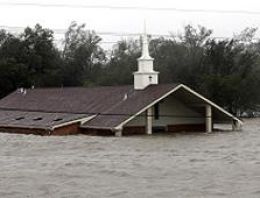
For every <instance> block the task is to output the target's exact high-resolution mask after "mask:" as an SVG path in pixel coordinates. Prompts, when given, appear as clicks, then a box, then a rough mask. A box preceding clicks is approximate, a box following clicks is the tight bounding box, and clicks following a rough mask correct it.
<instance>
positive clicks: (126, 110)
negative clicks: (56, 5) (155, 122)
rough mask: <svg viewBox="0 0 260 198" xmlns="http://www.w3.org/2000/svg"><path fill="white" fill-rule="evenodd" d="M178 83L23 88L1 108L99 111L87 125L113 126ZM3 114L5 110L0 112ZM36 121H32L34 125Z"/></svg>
mask: <svg viewBox="0 0 260 198" xmlns="http://www.w3.org/2000/svg"><path fill="white" fill-rule="evenodd" d="M176 86H177V84H159V85H150V86H149V87H147V88H146V89H144V90H138V91H137V90H134V87H133V86H132V85H129V86H111V87H109V86H108V87H95V88H50V89H48V88H44V89H29V90H27V91H26V94H22V93H20V91H19V90H17V91H15V92H13V93H12V94H10V95H9V96H7V97H5V98H4V99H2V100H0V111H1V110H5V111H7V110H8V111H12V110H15V111H17V110H18V111H26V112H27V113H28V112H38V113H40V112H42V113H67V114H92V115H93V114H95V115H97V116H96V117H95V118H94V119H92V120H91V121H89V122H87V123H86V124H85V125H83V127H96V128H99V127H101V128H113V127H115V126H117V125H118V124H120V123H121V122H122V121H124V120H126V119H128V118H129V117H130V116H131V115H134V114H136V113H137V112H138V111H140V110H141V109H143V108H144V107H146V106H147V105H149V104H150V103H151V102H153V101H154V100H156V99H158V98H160V97H162V96H163V95H164V94H166V93H168V92H169V91H171V90H172V89H174V88H175V87H176ZM0 117H1V114H0ZM31 124H33V123H28V125H31Z"/></svg>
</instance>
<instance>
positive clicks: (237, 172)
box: [0, 119, 260, 198]
mask: <svg viewBox="0 0 260 198" xmlns="http://www.w3.org/2000/svg"><path fill="white" fill-rule="evenodd" d="M0 197H1V198H2V197H3V198H5V197H7V198H16V197H17V198H23V197H27V198H31V197H33V198H34V197H36V198H38V197H50V198H52V197H53V198H54V197H55V198H59V197H68V198H74V197H75V198H81V197H84V198H85V197H90V198H91V197H94V198H95V197H97V198H103V197H119V198H124V197H131V198H132V197H133V198H139V197H140V198H146V197H149V198H150V197H156V198H157V197H159V198H160V197H171V198H172V197H181V198H184V197H192V198H193V197H210V198H214V197H234V198H239V197H243V198H244V197H247V198H248V197H249V198H250V197H255V198H259V197H260V119H253V120H246V122H245V125H244V129H243V131H242V132H216V133H212V134H204V133H193V134H172V135H153V136H132V137H122V138H116V137H93V136H91V137H90V136H83V135H82V136H65V137H41V136H33V135H11V134H0Z"/></svg>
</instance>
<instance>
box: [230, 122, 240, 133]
mask: <svg viewBox="0 0 260 198" xmlns="http://www.w3.org/2000/svg"><path fill="white" fill-rule="evenodd" d="M232 130H233V131H240V130H241V125H240V123H239V122H238V121H237V120H233V121H232Z"/></svg>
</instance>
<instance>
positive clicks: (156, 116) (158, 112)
mask: <svg viewBox="0 0 260 198" xmlns="http://www.w3.org/2000/svg"><path fill="white" fill-rule="evenodd" d="M159 114H160V107H159V103H157V104H155V105H154V119H155V120H159V116H160V115H159Z"/></svg>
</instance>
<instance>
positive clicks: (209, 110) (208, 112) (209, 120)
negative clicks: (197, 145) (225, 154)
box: [206, 105, 212, 133]
mask: <svg viewBox="0 0 260 198" xmlns="http://www.w3.org/2000/svg"><path fill="white" fill-rule="evenodd" d="M206 132H207V133H211V132H212V108H211V106H210V105H206Z"/></svg>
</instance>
